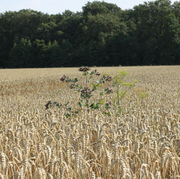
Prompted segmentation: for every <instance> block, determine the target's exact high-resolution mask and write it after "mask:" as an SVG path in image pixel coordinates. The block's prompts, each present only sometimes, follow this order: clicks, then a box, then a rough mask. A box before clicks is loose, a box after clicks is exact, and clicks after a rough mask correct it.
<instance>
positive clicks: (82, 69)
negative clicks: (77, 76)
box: [79, 67, 90, 72]
mask: <svg viewBox="0 0 180 179" xmlns="http://www.w3.org/2000/svg"><path fill="white" fill-rule="evenodd" d="M89 70H90V68H89V67H80V68H79V71H81V72H87V71H89Z"/></svg>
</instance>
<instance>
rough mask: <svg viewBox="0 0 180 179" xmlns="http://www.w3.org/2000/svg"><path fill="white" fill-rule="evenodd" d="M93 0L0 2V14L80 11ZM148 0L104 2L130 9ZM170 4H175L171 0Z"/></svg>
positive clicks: (107, 0) (6, 0)
mask: <svg viewBox="0 0 180 179" xmlns="http://www.w3.org/2000/svg"><path fill="white" fill-rule="evenodd" d="M88 1H89V2H92V1H93V0H0V13H3V12H5V11H18V10H21V9H33V10H37V11H41V12H44V13H49V14H57V13H62V12H64V11H65V10H71V11H73V12H76V11H81V10H82V6H84V5H85V4H86V3H87V2H88ZM145 1H146V2H147V1H148V0H105V2H109V3H113V4H116V5H118V6H119V7H120V8H122V9H130V8H132V7H133V6H135V5H138V4H140V3H141V4H142V3H143V2H145ZM171 2H175V0H172V1H171Z"/></svg>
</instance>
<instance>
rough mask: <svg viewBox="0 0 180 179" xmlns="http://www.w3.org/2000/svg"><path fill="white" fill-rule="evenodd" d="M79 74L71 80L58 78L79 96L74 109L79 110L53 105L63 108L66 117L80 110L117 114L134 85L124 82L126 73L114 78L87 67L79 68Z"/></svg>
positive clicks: (63, 77)
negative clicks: (122, 101) (79, 75)
mask: <svg viewBox="0 0 180 179" xmlns="http://www.w3.org/2000/svg"><path fill="white" fill-rule="evenodd" d="M79 72H81V74H82V76H81V77H80V78H73V79H71V78H69V77H68V76H66V75H63V76H62V77H61V78H60V81H61V82H63V83H67V84H68V86H69V88H70V89H72V90H74V91H76V92H77V93H78V94H79V99H78V101H77V105H76V109H77V108H79V110H73V109H72V108H71V107H67V105H55V106H57V107H61V106H65V107H64V109H65V110H66V111H67V113H66V117H70V116H72V115H76V114H78V111H81V110H86V111H87V112H89V111H90V110H99V111H101V112H102V113H103V114H106V115H111V113H110V109H111V111H113V110H115V112H118V113H119V111H121V109H122V105H121V100H122V99H123V98H124V97H125V95H126V93H127V92H128V91H129V90H130V89H131V88H132V87H133V86H134V85H135V83H132V82H125V81H124V78H125V76H126V75H127V73H126V72H120V73H119V74H118V75H116V76H114V77H112V76H110V75H109V74H101V73H99V72H98V71H97V70H91V69H90V68H89V67H81V68H79ZM109 96H110V97H109ZM113 97H114V98H113ZM112 99H114V100H112ZM53 104H55V103H53ZM56 104H57V103H56Z"/></svg>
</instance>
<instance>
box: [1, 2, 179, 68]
mask: <svg viewBox="0 0 180 179" xmlns="http://www.w3.org/2000/svg"><path fill="white" fill-rule="evenodd" d="M179 64H180V3H179V2H175V3H173V4H172V3H171V2H170V0H156V1H153V2H146V3H144V4H140V5H138V6H135V7H134V8H133V9H128V10H122V9H121V8H119V7H118V6H117V5H115V4H111V3H107V2H99V1H94V2H88V3H87V4H86V5H85V6H84V7H83V8H82V12H76V13H75V12H71V11H69V10H66V11H65V12H63V13H62V14H56V15H50V14H44V13H42V12H38V11H34V10H30V9H26V10H20V11H18V12H12V11H8V12H5V13H1V14H0V68H26V67H61V66H62V67H63V66H82V65H88V66H94V65H96V66H111V65H179Z"/></svg>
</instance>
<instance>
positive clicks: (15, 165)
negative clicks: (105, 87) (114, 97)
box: [0, 66, 180, 179]
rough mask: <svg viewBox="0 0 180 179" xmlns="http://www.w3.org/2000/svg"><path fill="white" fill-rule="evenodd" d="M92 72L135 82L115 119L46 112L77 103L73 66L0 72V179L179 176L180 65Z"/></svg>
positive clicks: (165, 178)
mask: <svg viewBox="0 0 180 179" xmlns="http://www.w3.org/2000/svg"><path fill="white" fill-rule="evenodd" d="M96 69H97V70H98V71H99V72H100V73H109V74H111V75H114V74H116V73H117V72H118V71H127V72H128V75H127V77H126V80H137V83H136V85H135V87H134V88H133V89H131V91H130V92H129V93H128V95H127V96H126V97H125V98H124V99H123V100H122V106H123V113H122V114H121V115H120V116H117V115H115V114H114V113H112V115H111V116H106V115H103V114H102V113H101V112H100V111H99V110H96V111H90V112H81V113H79V114H78V115H77V116H74V117H70V118H66V117H65V115H64V113H65V111H64V110H63V109H56V108H53V109H50V110H46V109H45V104H46V103H47V101H49V100H53V101H58V102H61V103H66V102H69V105H71V106H72V107H73V106H75V105H76V101H77V98H78V96H77V94H76V93H74V92H73V91H72V90H71V89H69V88H68V86H67V85H66V84H64V83H63V82H61V81H60V80H59V79H60V77H61V76H62V75H64V74H65V75H69V76H71V77H74V76H77V77H78V76H79V75H80V72H78V70H77V68H51V69H1V70H0V144H1V145H0V179H178V178H180V66H156V67H104V68H96ZM141 94H146V95H145V96H142V95H141Z"/></svg>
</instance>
